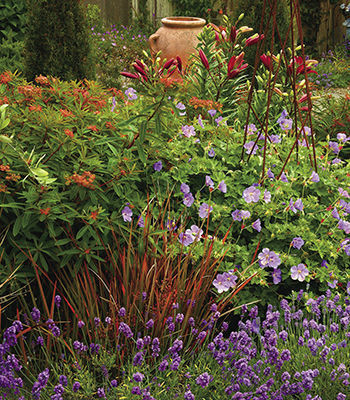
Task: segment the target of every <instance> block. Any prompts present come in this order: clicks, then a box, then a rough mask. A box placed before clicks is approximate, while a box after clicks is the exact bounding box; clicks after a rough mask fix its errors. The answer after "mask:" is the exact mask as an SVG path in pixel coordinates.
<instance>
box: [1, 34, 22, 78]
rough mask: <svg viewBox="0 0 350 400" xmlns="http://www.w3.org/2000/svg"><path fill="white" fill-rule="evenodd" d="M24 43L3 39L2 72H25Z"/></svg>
mask: <svg viewBox="0 0 350 400" xmlns="http://www.w3.org/2000/svg"><path fill="white" fill-rule="evenodd" d="M23 50H24V42H22V41H15V40H14V39H3V40H2V42H1V44H0V72H4V71H12V72H15V71H19V72H23Z"/></svg>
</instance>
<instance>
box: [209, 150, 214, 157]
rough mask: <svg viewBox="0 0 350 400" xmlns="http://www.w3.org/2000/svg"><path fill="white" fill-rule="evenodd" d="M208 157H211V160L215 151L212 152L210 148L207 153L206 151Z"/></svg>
mask: <svg viewBox="0 0 350 400" xmlns="http://www.w3.org/2000/svg"><path fill="white" fill-rule="evenodd" d="M208 156H209V157H211V158H212V157H215V151H214V149H212V148H211V149H209V151H208Z"/></svg>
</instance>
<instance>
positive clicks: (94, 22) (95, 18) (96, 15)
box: [85, 4, 105, 32]
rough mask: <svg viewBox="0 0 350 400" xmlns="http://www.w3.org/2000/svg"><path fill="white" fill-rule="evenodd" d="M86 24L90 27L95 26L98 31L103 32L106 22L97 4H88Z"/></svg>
mask: <svg viewBox="0 0 350 400" xmlns="http://www.w3.org/2000/svg"><path fill="white" fill-rule="evenodd" d="M85 13H86V24H87V26H88V28H92V27H93V28H94V30H95V31H96V32H103V30H104V28H105V23H104V21H103V18H102V15H101V9H100V7H99V6H98V5H96V4H88V5H87V6H86V11H85Z"/></svg>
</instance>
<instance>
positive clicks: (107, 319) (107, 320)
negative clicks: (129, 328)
mask: <svg viewBox="0 0 350 400" xmlns="http://www.w3.org/2000/svg"><path fill="white" fill-rule="evenodd" d="M105 323H106V324H107V325H110V324H111V323H112V318H111V317H106V318H105Z"/></svg>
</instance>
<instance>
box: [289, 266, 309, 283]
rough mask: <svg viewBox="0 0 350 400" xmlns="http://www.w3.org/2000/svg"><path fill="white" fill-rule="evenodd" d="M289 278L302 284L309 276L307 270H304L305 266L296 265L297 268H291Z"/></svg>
mask: <svg viewBox="0 0 350 400" xmlns="http://www.w3.org/2000/svg"><path fill="white" fill-rule="evenodd" d="M290 272H291V278H292V279H293V280H295V281H296V280H298V281H299V282H303V281H304V280H305V278H306V277H307V276H308V275H309V270H308V269H307V268H306V265H305V264H298V266H295V265H294V266H293V267H292V268H291V269H290Z"/></svg>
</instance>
